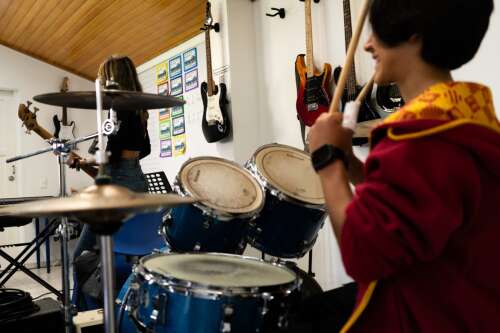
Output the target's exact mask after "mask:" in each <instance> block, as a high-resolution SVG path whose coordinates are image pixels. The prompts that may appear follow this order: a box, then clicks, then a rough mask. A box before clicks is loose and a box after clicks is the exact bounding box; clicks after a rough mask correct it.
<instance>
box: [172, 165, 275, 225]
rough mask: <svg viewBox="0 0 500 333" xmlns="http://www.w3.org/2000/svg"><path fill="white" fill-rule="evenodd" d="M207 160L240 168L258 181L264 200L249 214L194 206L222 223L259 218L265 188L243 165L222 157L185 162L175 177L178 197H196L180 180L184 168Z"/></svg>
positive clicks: (198, 205) (200, 203) (198, 204)
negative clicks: (236, 219)
mask: <svg viewBox="0 0 500 333" xmlns="http://www.w3.org/2000/svg"><path fill="white" fill-rule="evenodd" d="M206 159H210V160H215V161H220V162H225V163H228V164H232V165H234V166H236V167H238V168H239V170H241V171H243V172H244V173H246V174H247V175H248V176H249V178H250V179H253V180H255V181H256V184H257V187H258V190H260V191H261V193H262V200H261V202H260V203H259V205H258V207H257V208H256V209H254V210H253V211H251V212H248V213H228V212H224V211H221V210H218V209H216V208H212V207H209V206H207V205H205V204H203V203H202V202H201V201H198V202H195V203H192V205H193V206H195V207H196V208H198V209H199V210H201V211H202V212H203V214H205V215H208V216H210V217H213V218H216V219H218V220H220V221H230V220H233V219H235V218H238V219H248V218H255V217H257V216H258V214H259V213H260V211H261V210H262V209H263V208H264V204H265V202H266V192H265V191H264V190H263V188H262V186H261V185H260V183H259V181H258V180H257V179H255V178H254V177H253V174H252V173H251V172H249V171H248V170H247V169H245V168H244V167H242V166H241V165H239V164H238V163H235V162H233V161H228V160H226V159H223V158H220V157H213V156H200V157H194V158H190V159H189V160H187V161H186V162H184V163H183V164H182V166H181V168H180V170H179V173H178V174H177V176H176V177H175V181H174V186H173V187H174V188H173V189H174V191H175V192H176V193H177V194H178V195H180V196H182V197H194V196H193V195H192V193H190V192H189V191H188V190H187V189H186V188H185V187H184V186H182V181H181V179H180V175H181V173H182V170H184V167H186V166H187V165H188V164H190V163H192V162H195V161H198V160H206Z"/></svg>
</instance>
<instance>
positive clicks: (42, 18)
mask: <svg viewBox="0 0 500 333" xmlns="http://www.w3.org/2000/svg"><path fill="white" fill-rule="evenodd" d="M205 2H206V0H0V44H3V45H5V46H7V47H10V48H12V49H15V50H17V51H20V52H22V53H25V54H28V55H30V56H32V57H35V58H37V59H40V60H42V61H45V62H47V63H50V64H53V65H55V66H58V67H60V68H63V69H66V70H68V71H70V72H73V73H75V74H78V75H80V76H83V77H85V78H88V79H91V80H93V79H95V76H96V73H97V69H98V67H99V64H100V63H101V62H102V61H103V60H105V59H106V58H107V57H108V56H110V55H112V54H124V55H128V56H129V57H130V58H132V60H133V61H134V63H135V64H136V65H139V64H142V63H144V62H146V61H148V60H150V59H152V58H154V57H156V56H158V55H159V54H161V53H163V52H165V51H166V50H168V49H171V48H172V47H175V46H176V45H179V44H180V43H182V42H184V41H186V40H188V39H190V38H191V37H193V36H195V35H197V34H198V33H200V27H201V26H202V25H203V21H204V16H205V14H204V10H205Z"/></svg>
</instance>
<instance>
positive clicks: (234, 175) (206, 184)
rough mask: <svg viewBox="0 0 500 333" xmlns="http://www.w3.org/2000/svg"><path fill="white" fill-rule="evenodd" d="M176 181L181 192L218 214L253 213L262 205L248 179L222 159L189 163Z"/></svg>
mask: <svg viewBox="0 0 500 333" xmlns="http://www.w3.org/2000/svg"><path fill="white" fill-rule="evenodd" d="M179 179H180V182H181V185H182V187H183V189H184V191H187V192H188V194H189V195H191V196H192V197H194V198H195V199H201V203H202V204H203V205H205V206H207V207H210V208H212V209H215V210H217V211H218V212H222V213H224V212H225V213H230V214H248V213H256V212H258V211H259V210H260V209H261V208H262V205H263V202H264V193H263V191H262V188H261V187H260V185H259V183H258V182H257V181H256V180H255V179H254V178H253V177H252V175H251V174H250V173H249V172H247V171H246V170H245V169H243V168H242V167H240V166H239V165H237V164H236V163H233V162H230V161H227V160H224V159H220V158H215V157H202V158H195V159H192V160H189V161H188V162H186V163H185V164H184V165H183V166H182V168H181V171H180V177H179Z"/></svg>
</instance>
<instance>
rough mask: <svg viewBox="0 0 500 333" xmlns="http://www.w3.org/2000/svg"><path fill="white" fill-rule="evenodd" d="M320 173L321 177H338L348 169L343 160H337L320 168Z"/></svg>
mask: <svg viewBox="0 0 500 333" xmlns="http://www.w3.org/2000/svg"><path fill="white" fill-rule="evenodd" d="M317 173H318V175H319V176H320V177H321V178H324V179H326V178H338V177H339V176H340V175H342V174H345V173H347V169H346V167H345V164H344V163H343V162H342V160H335V161H333V162H332V163H330V164H329V165H327V166H325V167H324V168H322V169H321V170H319V171H318V172H317Z"/></svg>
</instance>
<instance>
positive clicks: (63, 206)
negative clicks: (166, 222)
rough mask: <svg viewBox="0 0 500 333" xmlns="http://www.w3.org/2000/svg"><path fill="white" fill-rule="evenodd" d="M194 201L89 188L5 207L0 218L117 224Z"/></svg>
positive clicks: (117, 188)
mask: <svg viewBox="0 0 500 333" xmlns="http://www.w3.org/2000/svg"><path fill="white" fill-rule="evenodd" d="M195 201H196V200H194V199H192V198H188V197H181V196H178V195H175V194H148V193H136V192H132V191H130V190H128V189H127V188H125V187H122V186H118V185H92V186H90V187H88V188H86V189H85V190H84V191H82V192H79V193H77V194H75V195H72V196H71V197H66V198H56V199H48V200H37V201H33V202H26V203H22V204H17V205H8V206H4V207H2V208H0V216H2V215H4V216H5V215H8V216H28V217H36V216H72V217H75V218H77V219H80V220H81V221H82V222H85V223H88V224H101V223H116V222H119V221H121V220H123V219H124V218H126V217H127V216H129V215H130V214H132V213H134V212H145V211H153V210H155V209H158V208H161V207H164V208H170V207H175V206H179V205H183V204H190V203H193V202H195Z"/></svg>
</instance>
